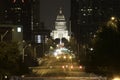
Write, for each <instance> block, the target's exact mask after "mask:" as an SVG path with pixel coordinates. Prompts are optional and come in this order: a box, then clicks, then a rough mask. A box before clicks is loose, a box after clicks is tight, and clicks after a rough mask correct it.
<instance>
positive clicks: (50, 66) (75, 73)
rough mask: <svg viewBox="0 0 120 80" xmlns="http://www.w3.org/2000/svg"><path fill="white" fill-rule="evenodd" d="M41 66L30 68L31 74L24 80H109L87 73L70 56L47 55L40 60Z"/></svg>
mask: <svg viewBox="0 0 120 80" xmlns="http://www.w3.org/2000/svg"><path fill="white" fill-rule="evenodd" d="M38 62H39V66H37V67H29V69H31V74H30V75H27V76H25V77H24V78H23V80H107V78H106V77H101V76H97V75H95V74H93V73H86V72H85V71H84V69H85V67H84V66H82V65H79V64H78V63H77V61H76V59H75V58H73V57H72V56H71V55H70V54H64V55H59V56H50V55H47V56H45V57H44V58H43V59H38Z"/></svg>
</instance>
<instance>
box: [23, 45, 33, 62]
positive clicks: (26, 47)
mask: <svg viewBox="0 0 120 80" xmlns="http://www.w3.org/2000/svg"><path fill="white" fill-rule="evenodd" d="M30 46H31V44H28V45H25V46H24V47H23V49H22V52H23V54H22V61H23V62H24V59H25V57H24V56H25V49H26V48H27V47H30Z"/></svg>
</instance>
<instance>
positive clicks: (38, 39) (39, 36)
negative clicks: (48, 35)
mask: <svg viewBox="0 0 120 80" xmlns="http://www.w3.org/2000/svg"><path fill="white" fill-rule="evenodd" d="M35 42H36V43H41V35H35Z"/></svg>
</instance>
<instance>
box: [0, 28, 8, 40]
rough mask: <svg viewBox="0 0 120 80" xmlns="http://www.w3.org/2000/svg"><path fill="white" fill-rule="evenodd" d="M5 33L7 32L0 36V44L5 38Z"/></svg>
mask: <svg viewBox="0 0 120 80" xmlns="http://www.w3.org/2000/svg"><path fill="white" fill-rule="evenodd" d="M7 33H8V30H7V31H6V32H5V33H4V34H3V35H1V42H2V41H3V38H4V37H5V36H6V34H7Z"/></svg>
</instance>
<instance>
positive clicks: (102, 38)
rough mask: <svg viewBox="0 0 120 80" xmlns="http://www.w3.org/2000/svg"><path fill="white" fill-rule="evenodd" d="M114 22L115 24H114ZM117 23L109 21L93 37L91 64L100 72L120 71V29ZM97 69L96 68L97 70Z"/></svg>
mask: <svg viewBox="0 0 120 80" xmlns="http://www.w3.org/2000/svg"><path fill="white" fill-rule="evenodd" d="M113 24H114V25H113ZM118 27H120V26H118V25H117V24H115V23H113V22H112V21H108V23H107V24H105V25H104V26H102V27H100V28H99V29H98V31H97V32H96V37H94V38H93V39H92V42H93V46H94V53H93V54H92V55H91V57H92V60H91V63H90V66H92V67H94V68H93V70H94V71H95V72H98V73H110V74H112V73H117V72H119V71H120V65H119V63H118V61H119V60H120V58H119V57H120V50H119V49H120V31H119V30H118ZM95 69H96V70H95Z"/></svg>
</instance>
